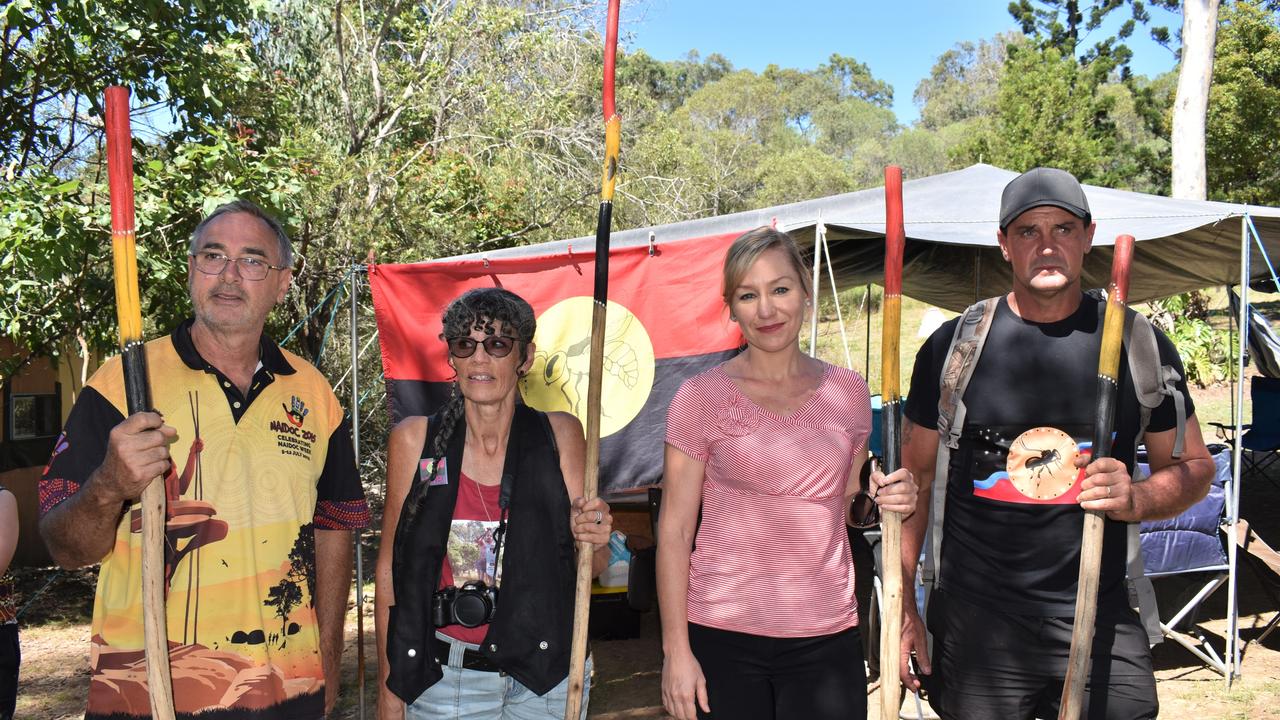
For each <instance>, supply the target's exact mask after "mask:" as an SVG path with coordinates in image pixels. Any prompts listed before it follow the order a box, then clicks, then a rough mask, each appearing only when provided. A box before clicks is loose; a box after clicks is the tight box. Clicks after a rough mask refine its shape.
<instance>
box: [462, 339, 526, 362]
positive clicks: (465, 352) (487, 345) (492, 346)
mask: <svg viewBox="0 0 1280 720" xmlns="http://www.w3.org/2000/svg"><path fill="white" fill-rule="evenodd" d="M445 342H446V343H448V345H449V354H450V355H452V356H454V357H457V358H469V357H471V356H472V355H475V354H476V346H477V345H484V351H485V352H487V353H489V357H491V358H504V357H506V356H508V355H510V354H511V350H512V349H513V348H515V346H516V343H518V342H520V341H519V340H516V339H515V338H509V337H505V336H503V335H490V336H489V337H487V338H485V339H484V340H476V339H475V338H473V337H452V338H445Z"/></svg>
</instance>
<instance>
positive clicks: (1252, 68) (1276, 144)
mask: <svg viewBox="0 0 1280 720" xmlns="http://www.w3.org/2000/svg"><path fill="white" fill-rule="evenodd" d="M1272 5H1274V3H1262V2H1245V1H1238V2H1234V3H1231V4H1230V5H1228V6H1226V7H1225V8H1224V9H1223V12H1222V14H1221V18H1220V27H1219V31H1218V43H1217V60H1216V62H1215V63H1214V69H1213V86H1212V90H1211V94H1210V102H1209V112H1208V121H1207V127H1206V150H1207V161H1208V188H1209V196H1210V197H1211V198H1213V199H1216V200H1227V201H1230V202H1242V203H1257V204H1262V205H1278V204H1280V9H1277V8H1275V7H1272Z"/></svg>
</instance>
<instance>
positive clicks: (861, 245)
mask: <svg viewBox="0 0 1280 720" xmlns="http://www.w3.org/2000/svg"><path fill="white" fill-rule="evenodd" d="M1016 175H1017V173H1014V172H1011V171H1008V170H1002V169H1000V168H997V167H992V166H991V165H983V164H978V165H973V166H970V167H968V168H965V169H963V170H957V171H954V172H949V173H942V174H939V175H931V176H929V177H925V178H920V179H917V180H907V181H906V182H904V183H903V207H904V215H905V217H906V231H907V245H906V251H905V262H904V269H903V292H904V293H905V294H906V295H908V296H910V297H913V298H916V299H919V300H923V301H925V302H928V303H930V304H933V305H937V306H939V307H943V308H947V309H950V310H954V311H960V310H963V309H964V308H965V307H967V306H968V305H969V304H970V303H972V302H974V301H975V300H977V299H981V298H984V297H990V296H992V295H997V294H1000V293H1002V292H1006V291H1007V290H1008V289H1009V287H1010V285H1011V283H1012V279H1011V276H1010V274H1009V269H1008V264H1007V263H1006V262H1005V261H1004V259H1003V258H1002V257H1001V254H1000V248H999V246H998V244H997V242H996V232H997V224H998V223H997V217H998V216H999V209H1000V208H999V206H1000V192H1001V190H1003V189H1004V186H1005V185H1006V184H1007V183H1008V182H1009V181H1010V180H1012V179H1013V178H1014V177H1016ZM1084 189H1085V194H1086V195H1087V196H1088V198H1089V205H1090V206H1091V208H1092V210H1093V217H1094V221H1095V222H1096V223H1097V224H1098V229H1097V233H1096V234H1095V236H1094V249H1093V251H1092V252H1090V254H1089V256H1088V257H1087V258H1086V261H1085V267H1084V283H1085V286H1086V287H1101V286H1103V285H1105V284H1106V282H1107V278H1108V277H1109V275H1110V266H1111V246H1112V245H1113V244H1114V243H1115V238H1116V236H1117V235H1119V234H1121V233H1125V234H1129V235H1133V236H1134V238H1135V239H1136V240H1137V241H1138V242H1137V244H1136V246H1135V249H1134V266H1133V273H1132V278H1131V280H1130V289H1129V295H1130V300H1131V301H1132V302H1142V301H1145V300H1150V299H1152V298H1158V297H1166V296H1168V295H1173V294H1176V293H1180V292H1186V291H1188V290H1194V289H1196V288H1203V287H1208V286H1211V285H1227V284H1237V283H1239V280H1240V278H1239V274H1240V262H1239V258H1240V225H1241V222H1242V220H1241V218H1242V217H1243V216H1244V215H1245V214H1246V213H1248V214H1249V215H1251V216H1252V218H1253V221H1254V224H1255V226H1256V227H1257V229H1258V232H1259V234H1260V235H1261V239H1262V242H1263V245H1264V246H1265V247H1266V250H1267V253H1268V254H1270V255H1271V256H1272V257H1280V208H1273V207H1261V206H1256V205H1254V206H1246V205H1233V204H1228V203H1219V202H1209V201H1195V200H1175V199H1172V198H1166V197H1160V196H1157V195H1148V194H1145V193H1137V192H1130V191H1127V190H1114V189H1111V188H1104V187H1098V186H1095V185H1085V186H1084ZM884 214H885V213H884V190H883V188H872V189H869V190H860V191H858V192H853V193H846V194H843V195H833V196H831V197H825V198H819V199H815V200H806V201H803V202H798V203H790V204H787V205H778V206H775V207H771V208H765V209H762V210H752V211H749V212H741V213H734V214H731V215H721V216H717V217H711V218H702V219H698V220H689V221H685V222H679V223H671V224H668V225H658V226H654V227H650V228H639V229H634V230H625V231H620V232H615V233H613V237H612V243H613V246H614V247H624V246H631V245H644V244H647V243H649V242H651V241H652V242H654V243H656V244H658V245H661V244H662V243H663V242H670V241H674V240H687V239H694V238H700V237H707V236H712V235H724V234H737V233H741V232H744V231H746V230H750V229H751V228H753V227H758V226H760V225H769V224H776V225H777V227H778V228H780V229H782V230H787V231H789V232H791V233H792V235H793V236H795V238H796V239H797V241H798V242H800V244H801V246H802V248H804V249H806V251H811V250H812V247H813V243H814V238H815V237H816V236H817V232H818V229H819V227H823V228H825V230H826V233H827V242H828V245H829V247H830V255H831V264H832V266H833V268H834V270H835V274H836V279H837V282H838V283H839V285H840V286H841V287H850V286H853V285H862V284H865V283H876V282H879V281H880V280H881V278H882V277H883V274H884V270H883V259H884ZM569 248H572V250H573V252H575V253H590V252H592V250H593V248H594V239H593V238H591V237H580V238H576V239H572V240H559V241H556V242H551V243H544V244H541V245H530V246H524V247H518V248H507V249H504V250H497V251H492V252H487V253H474V254H472V255H469V256H462V257H476V256H487V257H504V256H513V255H521V256H528V255H550V254H557V253H563V252H565V251H566V250H567V249H569ZM1252 253H1253V262H1252V263H1251V267H1252V268H1253V271H1252V274H1253V277H1252V278H1250V279H1251V280H1261V279H1263V278H1264V277H1266V276H1267V275H1268V274H1267V270H1266V265H1265V263H1264V262H1262V254H1261V251H1260V250H1259V249H1258V248H1257V247H1256V246H1253V248H1252ZM709 282H718V278H717V279H709Z"/></svg>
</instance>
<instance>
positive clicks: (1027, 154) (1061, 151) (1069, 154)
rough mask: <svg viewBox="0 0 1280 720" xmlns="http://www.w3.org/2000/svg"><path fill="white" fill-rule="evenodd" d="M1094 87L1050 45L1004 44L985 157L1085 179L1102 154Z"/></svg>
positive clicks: (1071, 61) (1072, 60)
mask: <svg viewBox="0 0 1280 720" xmlns="http://www.w3.org/2000/svg"><path fill="white" fill-rule="evenodd" d="M1094 89H1095V85H1094V84H1093V83H1092V82H1091V81H1090V78H1089V77H1088V76H1086V75H1085V74H1084V73H1082V72H1081V69H1080V66H1079V65H1078V64H1077V63H1076V60H1075V58H1073V57H1071V56H1064V55H1063V54H1062V53H1060V52H1059V51H1058V50H1057V49H1056V48H1052V47H1051V48H1046V49H1043V50H1041V49H1036V48H1033V47H1015V48H1010V51H1009V60H1008V63H1007V67H1006V69H1005V73H1004V76H1003V77H1002V78H1001V81H1000V90H999V94H998V97H997V108H998V111H999V115H998V116H997V119H996V125H995V133H994V136H993V137H992V138H991V139H990V150H991V161H992V162H993V163H994V164H995V165H998V166H1000V167H1005V168H1009V169H1012V170H1026V169H1029V168H1032V167H1035V166H1037V165H1051V166H1054V167H1059V168H1062V169H1063V170H1066V171H1068V172H1070V173H1072V174H1074V175H1075V176H1076V177H1078V178H1080V179H1081V180H1086V179H1091V178H1092V177H1093V175H1094V173H1095V172H1096V169H1097V167H1098V165H1099V161H1100V160H1101V158H1102V151H1103V147H1102V142H1101V138H1100V133H1099V132H1097V130H1098V127H1097V124H1096V121H1097V115H1098V107H1097V101H1096V99H1095V97H1094V92H1093V91H1094Z"/></svg>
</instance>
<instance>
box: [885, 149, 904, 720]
mask: <svg viewBox="0 0 1280 720" xmlns="http://www.w3.org/2000/svg"><path fill="white" fill-rule="evenodd" d="M884 206H885V227H884V302H883V303H881V305H880V312H881V318H882V319H883V321H884V326H883V332H882V335H881V340H880V393H881V395H882V400H883V403H882V405H881V410H880V412H881V419H882V421H883V423H884V433H883V437H884V443H883V444H884V458H883V459H882V463H881V469H882V470H883V471H884V473H885V474H886V475H888V474H889V473H891V472H893V471H895V470H897V469H898V468H899V467H901V464H902V457H901V455H902V448H901V442H902V439H901V437H900V434H899V429H900V428H901V427H902V397H901V390H900V381H899V377H898V343H899V338H900V337H901V334H902V332H901V330H902V322H901V320H902V249H903V245H905V244H906V230H905V229H904V227H903V224H902V168H900V167H897V166H895V165H889V166H887V167H886V168H885V169H884ZM880 565H881V568H880V578H881V590H882V591H883V593H884V612H883V614H882V615H881V618H882V620H881V627H880V717H881V718H883V719H885V720H897V717H898V705H899V703H901V701H902V686H901V684H900V683H899V681H898V665H899V663H900V661H901V656H902V644H901V643H902V516H901V515H899V514H898V513H895V512H885V513H883V515H882V519H881V521H880Z"/></svg>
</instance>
